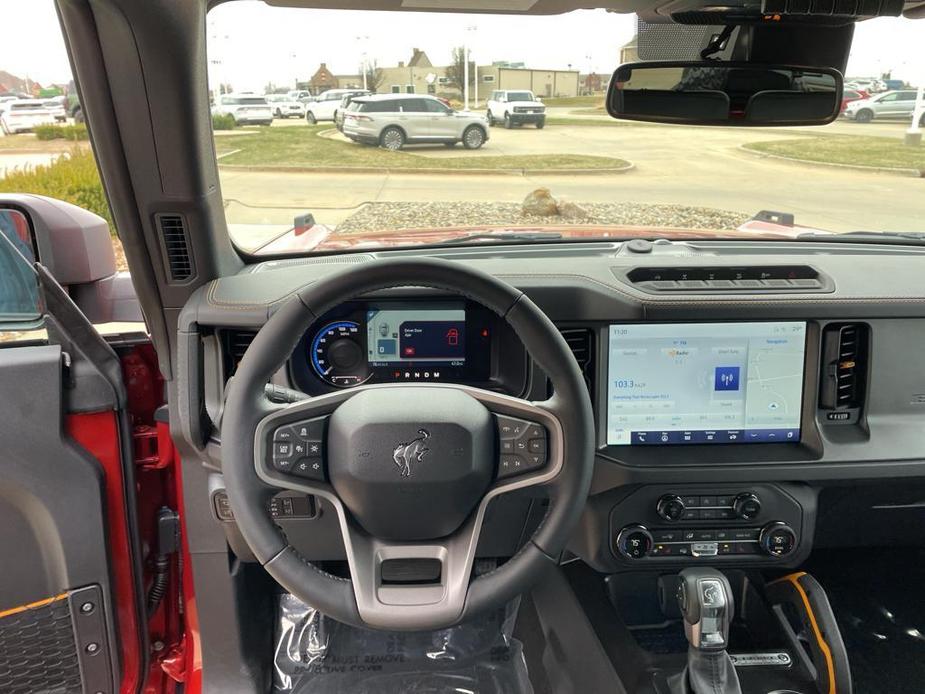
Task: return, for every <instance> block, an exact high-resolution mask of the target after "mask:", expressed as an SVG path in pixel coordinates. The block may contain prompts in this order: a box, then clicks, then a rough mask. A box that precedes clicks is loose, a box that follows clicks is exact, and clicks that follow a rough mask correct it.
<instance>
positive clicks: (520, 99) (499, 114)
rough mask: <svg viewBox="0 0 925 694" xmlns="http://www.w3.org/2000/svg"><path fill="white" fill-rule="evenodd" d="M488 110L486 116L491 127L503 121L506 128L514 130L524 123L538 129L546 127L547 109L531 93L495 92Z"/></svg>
mask: <svg viewBox="0 0 925 694" xmlns="http://www.w3.org/2000/svg"><path fill="white" fill-rule="evenodd" d="M487 108H488V112H487V113H486V114H485V115H486V117H487V118H488V123H489V124H490V125H494V124H495V123H497V122H498V121H502V122H503V123H504V127H505V128H513V127H514V126H515V125H523V124H524V123H533V124H534V125H535V126H536V127H537V128H542V127H543V126H545V125H546V107H545V106H544V105H543V102H542V101H540V100H539V99H537V98H536V97H535V96H534V95H533V92H530V91H526V90H522V89H521V90H510V91H503V90H499V91H494V92H492V93H491V98H489V100H488V106H487Z"/></svg>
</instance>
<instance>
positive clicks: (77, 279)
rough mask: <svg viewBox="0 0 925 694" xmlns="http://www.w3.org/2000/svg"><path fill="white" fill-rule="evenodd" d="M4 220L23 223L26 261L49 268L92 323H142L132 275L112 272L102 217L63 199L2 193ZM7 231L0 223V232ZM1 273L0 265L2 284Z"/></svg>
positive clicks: (112, 260) (106, 227)
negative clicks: (29, 247) (27, 259)
mask: <svg viewBox="0 0 925 694" xmlns="http://www.w3.org/2000/svg"><path fill="white" fill-rule="evenodd" d="M2 219H7V220H9V219H13V220H14V221H15V220H19V221H16V223H17V224H19V225H22V224H23V220H25V227H26V229H27V230H29V232H30V234H31V235H28V236H26V237H25V238H28V239H29V241H30V243H31V244H32V246H31V250H30V255H28V256H27V257H28V258H30V260H31V262H35V261H38V262H39V263H41V264H42V265H43V266H44V267H45V268H46V269H47V270H48V273H49V274H50V275H51V276H52V277H53V278H54V279H55V281H57V283H58V284H60V285H61V286H62V287H64V288H65V289H66V290H67V292H68V294H69V295H70V297H71V298H72V299H73V301H74V303H75V304H77V306H78V308H80V310H81V312H82V313H83V314H84V315H85V316H86V317H87V319H88V320H89V321H90V322H91V323H111V322H127V323H136V322H142V321H143V320H144V318H143V316H142V313H141V305H140V303H139V302H138V297H137V295H136V294H135V288H134V286H133V285H132V280H131V277H130V276H129V274H128V273H127V272H118V270H117V268H116V258H115V253H114V251H113V246H112V238H111V237H110V234H109V225H108V224H107V223H106V220H105V219H103V218H102V217H100V216H98V215H95V214H93V213H92V212H88V211H87V210H85V209H83V208H80V207H77V206H76V205H71V204H70V203H67V202H63V201H61V200H55V199H53V198H47V197H44V196H41V195H20V194H16V193H3V194H0V220H2ZM9 226H10V225H9V223H7V227H8V228H9ZM5 231H6V230H5V229H3V222H2V221H0V233H3V232H5ZM19 235H20V238H22V234H21V233H20V234H19ZM6 236H7V238H10V235H9V234H6ZM0 241H2V240H0ZM5 245H8V244H5ZM3 253H5V251H4V250H3V249H2V248H0V254H3ZM4 274H5V270H4V268H3V266H2V265H0V284H2V281H3V277H2V275H4Z"/></svg>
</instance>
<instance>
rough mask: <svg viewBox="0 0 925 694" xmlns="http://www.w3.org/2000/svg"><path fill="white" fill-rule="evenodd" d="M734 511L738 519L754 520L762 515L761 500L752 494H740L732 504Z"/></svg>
mask: <svg viewBox="0 0 925 694" xmlns="http://www.w3.org/2000/svg"><path fill="white" fill-rule="evenodd" d="M732 509H733V511H735V514H736V516H737V517H738V518H741V519H742V520H752V519H753V518H757V517H758V514H759V513H761V499H759V498H758V495H757V494H752V493H751V492H746V493H744V494H739V495H738V496H737V497H736V498H735V499H734V500H733V502H732Z"/></svg>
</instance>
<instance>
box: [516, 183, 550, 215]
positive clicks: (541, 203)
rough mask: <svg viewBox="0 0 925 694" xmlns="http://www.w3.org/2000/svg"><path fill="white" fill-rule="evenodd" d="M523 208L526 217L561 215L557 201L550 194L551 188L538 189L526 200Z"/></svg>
mask: <svg viewBox="0 0 925 694" xmlns="http://www.w3.org/2000/svg"><path fill="white" fill-rule="evenodd" d="M521 208H522V212H523V213H524V214H525V215H536V216H538V217H553V216H555V215H557V214H559V207H558V205H557V204H556V199H555V198H554V197H553V196H552V193H550V192H549V188H537V189H536V190H534V191H533V192H532V193H530V194H529V195H528V196H527V197H526V198H525V199H524V202H523V205H522V206H521Z"/></svg>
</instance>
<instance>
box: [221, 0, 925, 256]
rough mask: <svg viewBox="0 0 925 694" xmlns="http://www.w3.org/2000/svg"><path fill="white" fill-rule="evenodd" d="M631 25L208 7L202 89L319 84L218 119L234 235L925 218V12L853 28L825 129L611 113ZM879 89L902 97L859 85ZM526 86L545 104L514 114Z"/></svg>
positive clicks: (344, 236)
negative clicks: (435, 104) (428, 104)
mask: <svg viewBox="0 0 925 694" xmlns="http://www.w3.org/2000/svg"><path fill="white" fill-rule="evenodd" d="M637 29H638V25H637V18H636V17H635V16H634V15H626V14H617V13H613V12H607V11H604V10H578V11H574V12H570V13H567V14H563V15H552V16H542V15H530V16H512V15H495V14H454V13H445V12H408V11H358V10H350V11H348V10H315V9H306V8H284V7H276V6H271V5H269V4H265V3H260V2H226V3H220V4H217V5H215V7H213V9H212V10H211V11H210V13H209V16H208V29H207V39H208V44H207V46H208V53H209V55H208V71H209V85H210V88H211V89H212V92H213V93H212V97H213V101H214V103H216V104H220V103H221V102H220V100H219V96H220V95H219V91H220V90H223V91H224V90H227V91H235V90H241V91H248V92H253V93H257V94H263V93H270V94H272V93H281V92H282V91H283V90H286V91H290V93H295V92H298V93H302V92H304V93H306V94H310V95H312V97H313V98H312V99H304V100H303V101H302V104H301V105H302V107H303V108H302V110H301V111H299V112H298V113H292V114H287V113H285V112H282V113H273V116H274V117H273V118H272V122H270V121H269V118H270V117H269V116H268V115H266V114H265V113H260V114H257V113H254V114H244V115H235V117H234V122H233V123H229V122H228V121H229V119H226V120H225V121H223V124H222V128H221V129H219V128H218V127H216V129H215V131H214V136H215V137H214V139H215V149H216V156H217V162H218V167H219V174H220V179H221V189H222V194H223V197H224V209H225V215H226V220H227V222H228V228H229V233H230V234H231V236H232V240H233V241H234V243H235V244H236V245H237V246H238V247H239V248H240V249H242V250H243V251H246V252H259V253H263V254H270V253H272V254H285V253H313V252H324V251H330V250H344V249H357V248H378V247H389V246H401V245H415V244H443V243H447V242H449V241H451V240H454V239H455V240H457V241H458V240H459V239H460V238H462V237H466V236H469V237H470V239H468V240H471V241H472V242H473V243H491V238H490V235H491V234H502V233H518V232H530V233H531V234H533V233H535V232H543V231H546V232H554V233H553V234H550V235H548V236H545V237H538V238H544V239H549V240H555V241H557V242H559V241H561V242H567V241H571V240H575V239H582V240H587V239H621V238H630V237H634V236H642V237H649V238H660V237H674V238H678V237H681V236H683V237H685V238H717V237H720V236H722V237H730V238H731V237H735V238H748V239H752V238H754V239H758V238H793V237H795V236H798V235H800V234H809V233H814V234H815V233H836V234H840V233H844V232H853V231H865V232H874V233H883V232H894V233H895V232H925V214H923V201H925V194H923V187H922V186H923V183H922V179H921V177H920V174H921V172H922V171H925V146H923V145H922V144H921V141H920V139H917V138H915V137H911V136H910V133H911V134H913V135H914V134H915V133H917V132H918V131H919V128H918V123H919V121H923V120H925V110H919V107H918V106H917V104H918V101H917V99H916V96H917V93H918V91H917V90H918V87H919V86H920V85H921V84H923V82H925V63H923V61H922V59H921V53H920V46H921V38H922V35H923V31H925V21H923V20H913V19H907V18H877V19H870V20H865V21H862V22H859V23H858V24H857V25H856V27H855V33H854V38H853V42H852V44H851V49H850V54H849V58H848V61H847V65H846V66H845V69H844V74H846V75H850V76H852V78H851V79H850V80H849V79H847V78H846V80H845V84H846V85H848V84H849V83H853V86H854V87H857V88H862V89H863V90H864V93H863V94H859V93H857V91H856V90H855V91H848V90H846V91H845V92H844V94H843V98H842V101H841V104H840V107H841V109H842V113H841V115H840V117H839V118H838V119H837V120H836V121H835V122H833V123H831V124H829V125H826V126H821V127H819V126H815V127H810V126H793V127H776V128H771V127H721V126H713V127H706V126H694V125H674V124H652V123H642V122H632V121H626V120H616V119H613V118H611V117H610V116H609V115H608V114H607V111H606V109H605V105H604V102H605V96H606V93H607V89H608V87H609V82H610V78H611V75H612V74H613V72H614V70H615V69H616V68H617V66H618V65H620V64H623V63H630V62H635V61H639V60H643V59H646V58H645V56H641V55H640V47H639V42H638V40H637ZM306 36H311V37H312V40H311V41H306V40H305V37H306ZM698 53H699V50H698ZM467 58H468V60H467ZM360 90H368V91H369V92H370V93H371V94H374V95H395V96H396V97H397V96H399V95H400V98H403V99H406V98H408V96H409V95H419V96H422V95H427V96H432V97H437V98H439V99H441V100H442V101H443V103H445V104H446V105H447V107H448V109H440V110H437V109H430V110H426V111H424V110H419V111H412V110H410V109H402V108H397V107H395V102H394V100H389V101H385V102H383V101H372V102H370V101H365V100H362V99H361V100H360V101H359V102H357V101H353V102H352V103H350V104H349V105H347V104H346V103H345V102H344V100H343V97H344V95H345V94H348V93H351V92H354V91H360ZM502 94H503V95H504V99H503V100H502V99H499V95H502ZM875 94H885V95H886V96H888V97H889V96H890V95H896V96H893V97H891V98H890V99H883V98H878V99H876V100H875V101H873V102H872V101H871V100H869V99H867V98H866V97H868V96H872V95H875ZM906 94H908V95H909V96H908V97H906V96H905V95H906ZM534 95H535V96H537V97H539V98H540V99H542V104H538V105H537V106H536V108H523V107H521V108H518V109H515V108H514V106H515V104H512V105H511V106H510V108H509V109H506V108H505V104H506V103H509V102H517V101H532V100H533V99H534ZM900 97H901V98H900ZM272 98H273V99H274V100H275V99H276V98H277V97H272ZM373 98H374V99H375V98H376V97H373ZM242 101H247V102H248V103H261V102H262V99H252V98H247V99H242ZM450 109H451V110H450ZM492 109H494V110H492ZM287 116H288V117H287ZM215 117H216V118H218V116H215ZM216 122H217V121H216ZM232 126H233V127H232ZM473 232H479V235H478V236H475V237H473V236H472V234H473ZM530 238H537V237H535V236H534V237H530Z"/></svg>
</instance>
